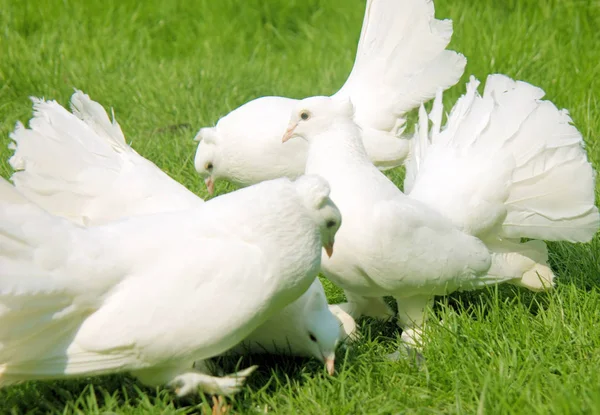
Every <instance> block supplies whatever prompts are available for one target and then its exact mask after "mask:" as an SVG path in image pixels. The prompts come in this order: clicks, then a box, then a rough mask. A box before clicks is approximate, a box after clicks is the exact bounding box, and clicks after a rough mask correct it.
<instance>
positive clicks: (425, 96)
mask: <svg viewBox="0 0 600 415" xmlns="http://www.w3.org/2000/svg"><path fill="white" fill-rule="evenodd" d="M451 37H452V22H451V21H450V20H437V19H435V18H434V8H433V2H432V1H430V0H368V1H367V5H366V9H365V17H364V21H363V26H362V30H361V34H360V39H359V43H358V48H357V52H356V59H355V62H354V66H353V68H352V71H351V73H350V75H349V76H348V79H347V80H346V82H345V83H344V85H343V86H342V88H341V89H340V90H339V91H338V92H337V93H336V94H334V95H333V97H335V98H337V99H351V100H352V101H353V103H354V105H355V114H354V121H355V122H356V123H357V124H358V125H359V126H360V128H361V129H362V131H363V134H362V141H363V144H364V146H365V148H366V151H367V154H368V155H369V158H370V159H371V160H372V161H373V162H374V163H375V165H377V166H378V167H379V168H381V169H389V168H392V167H396V166H399V165H401V164H402V163H403V161H404V159H405V158H406V156H407V155H408V151H409V146H410V140H409V139H408V137H403V136H402V132H403V130H404V124H405V119H404V116H405V114H406V113H407V112H408V111H410V110H411V109H413V108H415V107H417V106H418V105H419V104H420V103H421V102H424V101H427V100H429V99H431V98H432V97H433V96H434V95H435V92H436V90H437V88H439V87H442V88H448V87H450V86H452V85H454V84H455V83H456V82H457V81H458V79H459V78H460V77H461V75H462V73H463V71H464V67H465V64H466V60H465V58H464V56H462V55H460V54H458V53H456V52H452V51H448V50H445V48H446V46H447V45H448V43H449V42H450V38H451ZM298 102H299V101H298V100H295V99H290V98H284V97H260V98H257V99H255V100H252V101H250V102H248V103H246V104H244V105H242V106H241V107H239V108H237V109H235V110H233V111H232V112H231V113H229V114H227V115H226V116H224V117H222V118H221V119H220V120H219V121H218V122H217V124H216V126H215V127H205V128H202V129H200V131H199V133H198V135H197V136H196V139H197V140H198V141H199V145H198V150H197V152H196V158H195V165H196V170H197V171H198V172H199V174H200V175H201V176H202V177H204V178H205V182H206V185H207V187H208V189H209V191H211V192H212V188H213V186H214V182H215V181H216V180H218V179H226V180H229V181H231V182H234V183H235V184H237V185H240V186H247V185H250V184H253V183H257V182H259V181H262V180H267V179H272V178H275V177H282V176H285V177H290V178H294V177H297V176H299V175H301V174H302V173H303V172H304V167H305V164H306V157H307V152H308V144H307V143H305V142H303V141H301V140H295V142H293V143H290V145H289V146H288V147H287V148H286V147H284V146H281V145H280V139H281V135H282V134H283V132H284V131H285V127H286V125H287V121H288V118H289V114H290V112H291V110H292V109H293V107H294V106H295V105H297V103H298Z"/></svg>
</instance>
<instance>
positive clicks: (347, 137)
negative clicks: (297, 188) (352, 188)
mask: <svg viewBox="0 0 600 415" xmlns="http://www.w3.org/2000/svg"><path fill="white" fill-rule="evenodd" d="M371 169H373V170H377V168H376V167H375V166H373V164H372V163H371V161H370V160H369V157H368V156H367V152H366V150H365V147H364V145H363V143H362V140H361V136H360V130H359V128H358V126H356V124H354V123H351V122H348V123H336V124H334V125H332V127H331V128H329V129H328V130H327V131H323V132H321V133H319V134H317V135H315V136H314V137H312V138H311V139H310V144H309V149H308V158H307V163H306V173H308V174H311V173H314V174H319V175H321V176H322V177H324V178H325V179H327V180H328V181H330V183H331V180H332V177H331V176H338V175H348V174H349V175H353V174H364V173H365V172H367V171H368V170H371Z"/></svg>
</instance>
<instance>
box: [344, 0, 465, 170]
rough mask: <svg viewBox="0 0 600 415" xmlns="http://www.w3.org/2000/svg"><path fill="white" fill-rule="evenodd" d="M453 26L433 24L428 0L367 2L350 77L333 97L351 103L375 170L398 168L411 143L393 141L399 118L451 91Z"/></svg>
mask: <svg viewBox="0 0 600 415" xmlns="http://www.w3.org/2000/svg"><path fill="white" fill-rule="evenodd" d="M451 37H452V21H450V20H437V19H435V17H434V7H433V2H432V1H431V0H369V1H368V2H367V7H366V11H365V17H364V21H363V27H362V31H361V35H360V41H359V44H358V49H357V53H356V60H355V62H354V66H353V68H352V72H351V73H350V76H349V77H348V80H347V81H346V83H345V84H344V86H343V87H342V88H341V89H340V90H339V91H338V92H337V93H336V94H335V95H336V97H350V98H351V99H352V102H353V103H354V104H355V110H356V112H355V121H356V122H357V124H359V125H360V126H361V128H362V129H363V132H364V134H363V141H364V142H365V147H366V149H367V153H368V154H369V156H370V158H371V160H374V161H375V164H376V165H377V166H378V167H392V166H394V165H398V164H400V163H401V162H402V161H403V160H404V159H405V157H406V156H407V152H408V146H409V144H410V143H409V142H408V141H406V140H398V139H396V137H397V136H399V135H400V134H401V133H402V132H403V130H404V124H405V120H404V118H403V116H404V115H405V114H406V113H407V112H408V111H410V110H411V109H413V108H416V107H417V106H418V105H419V104H421V103H423V102H425V101H427V100H429V99H431V98H432V97H433V96H434V95H435V93H436V91H437V89H438V88H442V89H446V88H449V87H451V86H452V85H454V84H455V83H456V82H458V80H459V79H460V77H461V76H462V74H463V72H464V68H465V65H466V59H465V57H464V56H463V55H461V54H459V53H456V52H453V51H448V50H445V48H446V46H448V43H449V42H450V39H451Z"/></svg>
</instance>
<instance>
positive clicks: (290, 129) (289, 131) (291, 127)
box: [281, 124, 298, 143]
mask: <svg viewBox="0 0 600 415" xmlns="http://www.w3.org/2000/svg"><path fill="white" fill-rule="evenodd" d="M297 126H298V124H290V125H289V126H288V129H287V130H285V134H284V135H283V138H282V139H281V142H282V143H285V142H286V141H287V140H289V139H290V138H292V135H294V130H295V129H296V127H297Z"/></svg>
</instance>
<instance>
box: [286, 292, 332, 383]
mask: <svg viewBox="0 0 600 415" xmlns="http://www.w3.org/2000/svg"><path fill="white" fill-rule="evenodd" d="M303 305H304V313H303V317H304V318H303V321H301V322H299V323H300V324H299V326H298V328H299V330H298V331H297V336H298V339H296V342H297V343H298V344H297V347H299V348H301V349H302V351H304V353H305V354H308V355H310V356H314V357H316V358H317V359H319V360H321V361H322V362H323V363H325V366H326V368H327V372H328V373H329V374H330V375H333V372H334V363H335V349H336V347H337V345H338V343H339V341H340V338H341V337H342V330H341V329H340V322H339V320H338V319H337V318H336V317H335V316H334V315H333V313H332V312H331V311H329V304H328V303H327V297H325V291H324V290H323V286H322V285H321V283H320V282H318V281H316V282H315V283H314V284H313V285H312V286H311V289H309V290H308V291H307V292H306V294H305V301H304V304H303Z"/></svg>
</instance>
